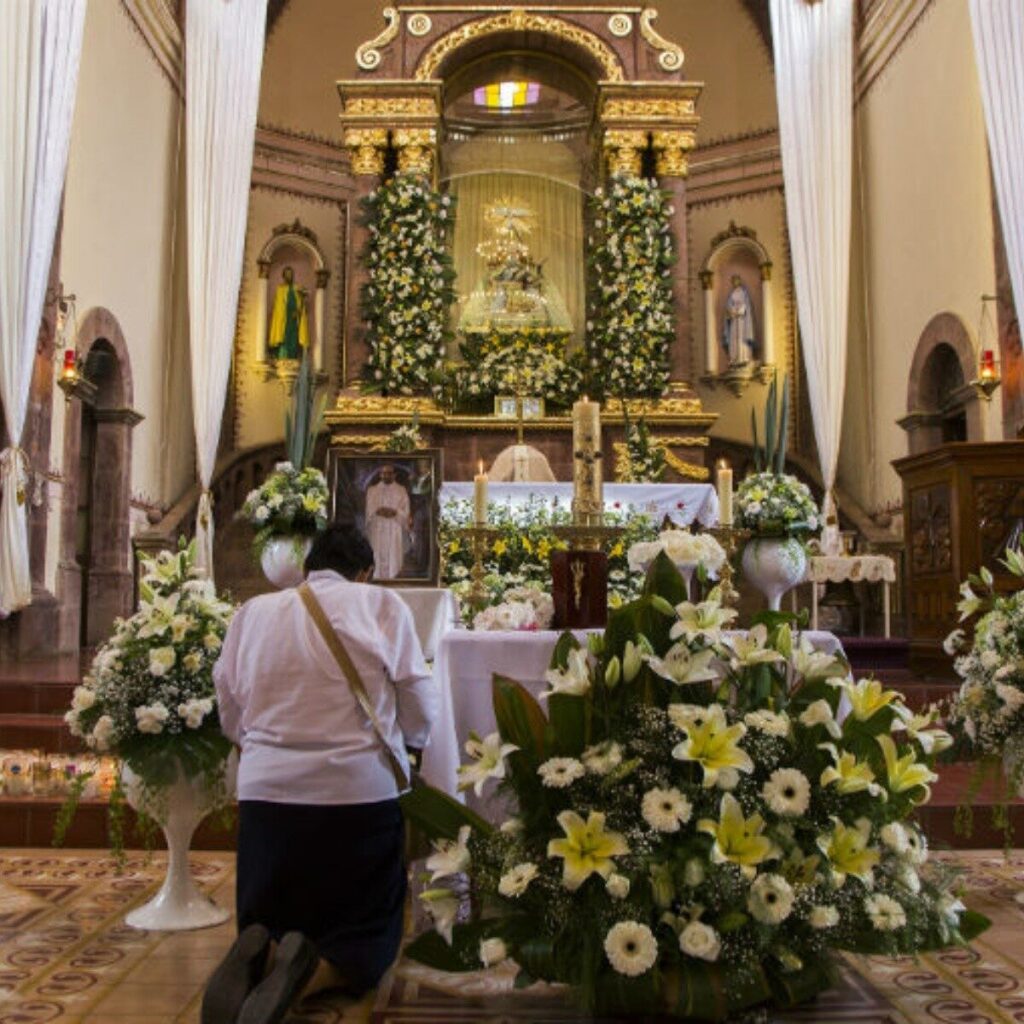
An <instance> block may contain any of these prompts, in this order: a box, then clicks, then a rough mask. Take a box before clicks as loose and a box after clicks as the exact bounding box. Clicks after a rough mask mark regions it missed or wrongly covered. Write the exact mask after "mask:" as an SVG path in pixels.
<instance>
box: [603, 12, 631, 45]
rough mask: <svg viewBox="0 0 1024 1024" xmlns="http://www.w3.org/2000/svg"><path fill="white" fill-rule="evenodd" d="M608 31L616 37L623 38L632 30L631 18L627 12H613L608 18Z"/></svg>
mask: <svg viewBox="0 0 1024 1024" xmlns="http://www.w3.org/2000/svg"><path fill="white" fill-rule="evenodd" d="M608 31H609V32H611V34H612V35H613V36H615V37H616V38H618V39H625V38H626V36H628V35H629V33H630V32H632V31H633V19H632V18H631V17H630V16H629V15H628V14H613V15H612V16H611V17H610V18H609V19H608Z"/></svg>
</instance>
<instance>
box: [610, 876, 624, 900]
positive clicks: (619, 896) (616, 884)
mask: <svg viewBox="0 0 1024 1024" xmlns="http://www.w3.org/2000/svg"><path fill="white" fill-rule="evenodd" d="M604 887H605V889H606V890H607V891H608V895H609V896H611V898H612V899H613V900H624V899H625V898H626V897H627V896H628V895H629V879H628V878H627V877H626V876H625V875H618V874H611V875H609V876H608V881H606V882H605V883H604Z"/></svg>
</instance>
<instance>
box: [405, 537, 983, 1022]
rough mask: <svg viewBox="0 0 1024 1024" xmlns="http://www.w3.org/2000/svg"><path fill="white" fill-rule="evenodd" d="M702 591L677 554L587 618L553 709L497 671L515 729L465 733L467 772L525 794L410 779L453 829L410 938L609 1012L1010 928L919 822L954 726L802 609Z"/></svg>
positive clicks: (737, 989)
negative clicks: (494, 811) (755, 605)
mask: <svg viewBox="0 0 1024 1024" xmlns="http://www.w3.org/2000/svg"><path fill="white" fill-rule="evenodd" d="M683 593H684V584H683V581H682V579H681V578H680V576H679V573H678V572H677V571H676V570H675V568H674V567H673V566H672V564H671V562H670V561H669V560H668V558H667V557H666V556H665V555H661V556H659V558H658V560H657V561H656V562H655V563H654V565H653V566H652V567H651V570H650V572H649V574H648V577H647V582H646V586H645V588H644V592H643V596H642V597H641V598H640V599H638V600H637V601H636V602H634V603H632V604H630V605H629V606H628V607H626V608H623V609H620V610H619V611H617V612H615V613H613V614H612V616H611V617H610V620H609V624H608V629H607V631H606V632H605V634H604V635H603V636H600V635H598V636H594V637H592V638H590V640H588V644H587V646H586V647H581V646H580V645H579V644H578V643H577V641H576V640H575V639H574V638H573V636H572V635H571V634H566V635H565V636H564V638H563V640H562V642H561V643H560V644H559V645H558V648H557V649H556V652H555V656H554V660H553V663H552V667H551V669H550V671H549V672H548V673H547V682H548V686H549V689H548V691H547V693H545V694H543V695H542V704H543V705H545V706H546V708H547V713H545V711H544V709H543V706H542V704H539V703H538V702H537V700H536V699H535V698H534V697H533V696H532V695H531V694H530V693H529V692H528V691H527V690H526V689H525V688H524V687H522V686H520V685H518V684H516V683H514V682H513V681H511V680H508V679H502V678H496V679H495V680H494V683H493V689H494V705H495V717H496V721H497V725H498V729H497V731H496V732H494V733H492V734H491V735H489V736H485V737H479V736H474V737H471V739H470V741H469V742H468V743H467V744H466V752H467V754H468V755H469V760H468V761H467V763H466V764H465V765H463V766H462V768H461V769H460V770H459V776H460V787H461V788H462V789H464V790H465V789H470V788H472V789H473V790H474V791H475V792H476V793H477V794H478V795H481V794H482V793H483V791H484V788H485V787H494V786H495V785H498V786H500V787H501V789H502V797H503V798H504V799H508V798H512V799H514V800H515V804H516V806H517V810H516V812H515V813H516V816H515V817H514V818H511V819H510V820H506V821H505V822H504V823H503V824H502V825H501V826H500V828H498V827H495V826H492V825H491V824H490V823H488V822H487V821H484V820H483V819H482V818H480V817H478V816H476V815H474V814H472V813H471V812H470V811H469V810H468V809H467V808H465V807H464V806H463V805H461V804H458V803H456V802H455V801H453V800H451V798H449V797H445V796H444V795H442V794H439V793H437V792H436V791H431V790H430V788H429V787H422V788H420V789H419V790H417V791H415V792H414V793H413V795H412V796H411V797H409V798H407V799H406V801H405V803H404V811H405V814H406V818H407V820H410V819H411V820H413V821H414V822H416V823H418V824H419V825H421V827H424V828H425V829H427V830H428V833H430V834H431V835H432V836H433V837H434V844H435V847H434V849H435V852H434V854H433V856H431V857H430V858H429V859H428V860H427V862H426V867H427V870H428V871H430V872H431V884H432V888H430V889H428V890H427V891H426V892H424V893H422V894H421V897H420V898H421V900H422V902H423V904H424V906H425V909H426V910H427V912H428V914H429V915H430V916H431V917H432V918H433V921H434V926H435V931H433V932H431V931H427V932H425V933H424V934H422V935H421V936H420V937H419V938H417V939H416V940H415V941H414V942H413V943H412V944H411V945H410V946H409V947H408V948H407V950H406V953H407V955H409V956H410V957H412V958H413V959H416V960H419V961H421V962H424V963H426V964H428V965H430V966H431V967H434V968H439V969H442V970H450V971H469V970H475V969H479V968H480V967H481V966H490V965H493V964H496V963H500V962H502V961H505V960H509V959H510V960H512V961H514V965H515V969H516V970H517V972H518V978H517V981H516V984H517V986H518V985H522V986H526V985H529V984H531V983H532V982H534V981H537V980H543V981H547V982H559V983H564V984H568V985H570V986H572V987H573V988H574V989H575V990H576V993H577V995H578V997H579V999H580V1001H581V1002H582V1004H583V1006H584V1007H586V1008H587V1009H588V1010H590V1011H592V1012H594V1013H595V1015H598V1016H601V1017H610V1018H613V1019H621V1018H622V1016H623V1015H628V1014H640V1015H653V1014H656V1013H668V1014H669V1015H671V1016H673V1017H675V1018H677V1019H683V1020H715V1021H722V1020H725V1019H726V1018H729V1017H730V1016H731V1015H733V1014H738V1013H741V1012H742V1011H745V1010H748V1009H750V1008H752V1007H755V1006H763V1005H769V1006H777V1007H786V1006H792V1005H796V1004H798V1003H801V1002H804V1001H806V1000H809V999H812V998H813V997H814V996H815V995H816V994H817V993H818V992H820V991H822V990H824V989H827V988H828V987H830V986H831V985H832V984H833V982H834V980H835V973H834V967H833V961H834V958H835V957H836V956H837V955H838V954H840V953H843V952H854V953H860V954H867V955H890V956H913V955H914V954H916V953H920V952H924V951H928V950H934V949H940V948H944V947H947V946H953V945H957V944H960V943H962V942H964V941H969V940H970V939H971V938H972V937H974V936H975V935H977V934H978V933H979V932H981V931H983V930H984V929H985V928H986V927H987V925H988V922H987V920H986V919H985V918H984V917H982V916H981V915H979V914H976V913H973V912H971V911H968V910H967V909H966V908H965V907H964V905H963V903H961V902H960V900H959V898H958V894H957V891H956V889H955V881H956V879H955V873H953V872H951V870H950V868H949V867H948V866H946V865H930V864H929V863H928V846H927V842H926V839H925V836H924V834H923V833H922V832H921V830H920V828H919V826H918V825H917V824H916V823H915V820H914V816H915V812H916V809H917V808H918V807H920V806H921V805H923V804H924V803H926V802H927V800H928V798H929V786H930V784H931V783H932V781H933V780H934V779H935V774H934V773H933V771H932V764H933V762H934V754H935V753H936V752H937V751H938V750H940V749H942V747H943V746H945V745H947V744H948V743H949V736H948V735H946V734H945V733H943V732H941V731H940V730H937V729H933V728H930V727H925V726H920V727H918V728H915V729H909V728H907V723H909V722H913V721H914V716H913V714H912V712H910V710H909V709H908V708H907V707H906V705H905V704H904V703H903V700H902V697H901V696H900V695H899V694H898V693H897V692H895V691H892V690H885V689H884V688H883V686H882V684H880V683H879V682H877V681H875V680H868V679H865V680H861V681H859V682H854V680H853V679H852V678H851V677H850V676H849V666H848V665H847V664H846V663H845V662H844V661H842V660H841V659H838V658H835V657H832V656H830V655H827V654H825V653H823V652H821V651H818V650H815V649H814V648H813V647H812V645H811V644H810V642H809V641H808V640H807V638H806V637H800V636H799V635H795V634H794V633H793V632H792V631H791V627H790V626H789V625H788V624H782V623H779V622H775V623H773V624H772V626H771V628H769V627H768V626H767V625H766V624H763V623H762V624H758V625H756V626H754V627H753V628H752V629H751V630H750V631H749V632H748V633H730V632H728V630H729V627H730V625H731V623H732V619H733V618H734V617H735V614H736V613H735V612H734V611H732V610H731V609H728V608H725V607H723V606H722V605H721V603H720V600H719V595H718V593H717V591H716V592H713V593H712V594H711V595H710V596H709V598H708V599H707V600H706V601H703V602H701V603H700V604H691V603H689V602H687V601H685V600H682V598H681V595H682V594H683ZM548 717H550V721H551V723H552V727H551V728H545V722H546V719H547V718H548ZM929 724H930V723H929ZM465 875H468V876H469V879H470V882H469V885H468V886H466V884H465V880H464V878H462V879H461V882H460V877H461V876H465ZM453 884H454V885H456V886H458V885H461V886H462V888H461V890H460V889H457V888H453ZM466 891H468V892H470V893H472V894H473V895H472V898H473V900H474V905H475V909H476V910H477V911H478V912H477V913H475V914H473V915H472V916H470V915H467V914H460V904H461V902H462V898H461V897H460V892H466ZM510 966H511V965H510Z"/></svg>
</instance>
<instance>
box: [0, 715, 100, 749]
mask: <svg viewBox="0 0 1024 1024" xmlns="http://www.w3.org/2000/svg"><path fill="white" fill-rule="evenodd" d="M84 749H85V745H84V744H83V743H82V741H81V739H79V738H78V737H77V736H72V735H71V731H70V730H69V729H68V727H67V725H66V724H65V722H64V717H63V712H61V714H49V715H26V714H0V750H42V751H44V752H46V753H48V754H70V753H74V752H76V751H82V750H84Z"/></svg>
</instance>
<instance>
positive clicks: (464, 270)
mask: <svg viewBox="0 0 1024 1024" xmlns="http://www.w3.org/2000/svg"><path fill="white" fill-rule="evenodd" d="M445 162H446V166H447V167H448V169H449V171H450V173H451V178H450V180H449V189H450V191H451V193H452V195H454V196H455V197H456V198H457V200H458V205H457V207H456V213H455V232H454V238H453V241H452V250H453V253H452V254H453V258H454V262H455V270H456V273H457V275H458V277H457V279H456V282H455V289H456V292H457V293H458V295H459V298H460V300H461V299H464V298H465V297H466V296H468V295H469V294H470V293H471V292H472V291H474V290H475V289H478V288H480V287H481V286H482V285H483V284H484V282H485V281H486V277H487V264H486V263H485V262H484V260H483V259H482V258H481V257H480V256H478V255H477V252H476V247H477V245H478V244H479V243H480V242H482V241H483V240H484V239H485V238H487V237H488V235H489V230H490V229H489V228H488V227H487V225H486V224H485V223H484V214H485V211H486V209H487V206H488V205H489V204H490V203H493V202H496V201H497V200H499V199H503V198H506V197H509V196H511V197H514V198H516V199H519V200H522V201H523V202H524V203H525V204H526V205H527V206H529V207H530V208H531V209H532V210H533V212H534V214H535V215H536V221H535V227H534V230H533V233H532V234H531V235H530V237H529V239H528V242H529V245H530V250H531V252H532V254H533V256H534V258H535V259H538V260H540V261H541V262H542V264H543V274H544V280H545V281H546V283H547V285H548V293H547V296H548V299H549V301H550V302H552V304H553V305H554V306H555V307H556V308H557V307H562V308H563V309H564V310H565V311H567V313H568V316H569V320H570V321H571V322H572V326H573V334H574V337H576V338H582V336H583V333H584V331H583V327H584V320H585V308H586V284H585V279H584V265H583V193H582V192H581V191H580V189H579V174H580V171H579V163H578V160H577V158H576V157H575V155H574V154H573V153H572V151H571V150H569V148H568V147H567V146H565V145H563V144H561V143H544V142H533V141H529V140H525V141H517V142H514V143H498V142H488V141H479V142H476V141H475V142H472V143H467V144H465V145H462V146H460V147H458V149H455V150H454V151H452V152H451V153H450V154H449V155H447V157H446V161H445ZM461 309H462V303H461V302H460V303H459V305H458V307H457V308H456V310H455V316H456V320H457V318H458V316H459V314H460V313H461Z"/></svg>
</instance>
